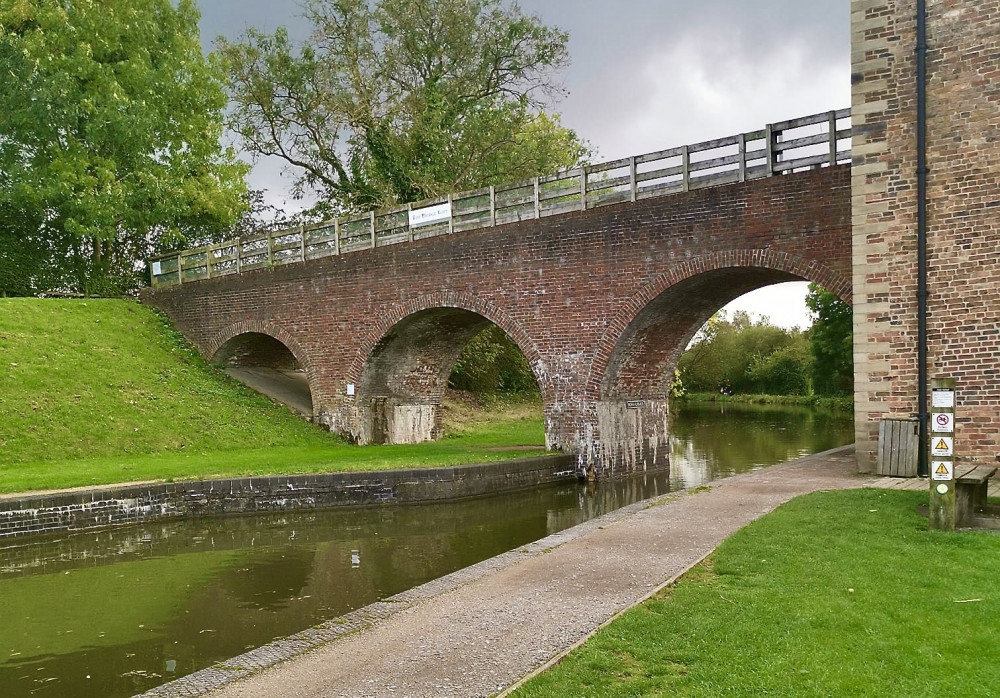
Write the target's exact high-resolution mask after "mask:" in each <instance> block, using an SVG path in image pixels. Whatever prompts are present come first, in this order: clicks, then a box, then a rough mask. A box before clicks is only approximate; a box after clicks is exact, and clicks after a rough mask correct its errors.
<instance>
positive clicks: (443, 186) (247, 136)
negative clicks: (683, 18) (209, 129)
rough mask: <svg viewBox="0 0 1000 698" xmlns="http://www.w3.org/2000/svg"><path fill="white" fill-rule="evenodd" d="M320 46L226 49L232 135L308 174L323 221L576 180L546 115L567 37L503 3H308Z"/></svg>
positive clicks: (578, 150) (301, 183)
mask: <svg viewBox="0 0 1000 698" xmlns="http://www.w3.org/2000/svg"><path fill="white" fill-rule="evenodd" d="M304 9H305V13H306V16H307V17H308V18H309V19H310V20H311V21H312V24H313V26H314V33H313V36H312V38H311V40H309V41H308V42H306V43H305V44H304V45H302V46H301V47H296V46H294V45H293V44H292V42H291V40H290V39H289V37H288V34H287V32H286V31H285V30H284V29H279V30H278V31H277V32H276V33H274V34H273V35H268V34H263V33H260V32H258V31H255V30H251V31H249V32H248V34H247V36H246V37H245V40H244V41H242V42H238V43H230V42H227V41H225V40H220V41H219V46H218V48H219V53H220V55H221V56H222V60H223V63H224V65H225V67H226V70H227V73H228V75H229V80H230V90H231V93H232V99H233V103H234V108H233V110H232V112H231V117H230V119H229V127H230V128H231V129H232V130H234V131H235V132H237V133H238V134H240V136H242V139H243V142H244V143H245V144H246V147H247V149H248V150H250V151H251V152H253V153H255V154H257V155H276V156H278V157H280V158H283V159H284V160H285V161H286V162H287V163H288V164H290V165H292V166H293V167H294V168H296V170H297V171H299V172H300V173H301V174H300V175H299V177H298V179H297V180H296V189H297V192H298V193H299V194H304V193H305V192H306V191H311V192H316V193H318V194H319V197H320V199H321V200H322V201H323V203H322V204H321V205H320V206H319V207H318V208H317V211H316V213H318V214H329V213H330V212H331V211H333V212H336V211H344V210H369V209H372V208H377V207H381V206H386V205H390V204H394V203H405V202H412V201H417V200H420V199H423V198H427V197H432V196H435V195H438V194H443V193H446V192H449V191H456V190H463V189H475V188H479V187H483V186H487V185H489V184H497V183H500V182H505V181H517V180H520V179H525V178H529V177H533V176H535V175H538V174H543V173H548V172H554V171H556V170H558V169H560V168H567V167H572V166H574V165H576V164H578V162H579V161H580V160H581V158H583V157H585V156H586V155H587V152H588V151H587V149H586V147H585V146H584V145H583V144H581V142H580V141H579V139H578V138H577V137H576V135H575V134H574V133H573V132H572V131H570V130H569V129H566V128H564V127H563V126H561V125H560V123H559V120H558V118H557V117H554V116H551V115H549V114H547V113H546V112H545V111H543V107H544V106H545V101H544V100H545V98H548V97H552V96H554V95H556V94H557V93H558V89H557V88H556V84H555V81H554V77H553V76H554V74H555V72H556V71H557V70H558V69H559V68H561V67H562V66H564V65H565V64H566V62H567V50H566V42H567V35H566V34H565V33H564V32H562V31H559V30H557V29H553V28H549V27H546V26H544V25H543V24H542V23H541V22H540V21H539V20H538V18H537V17H533V16H527V15H525V14H523V13H522V12H521V11H520V9H519V8H518V7H517V5H516V4H515V5H510V6H504V5H503V4H502V2H501V0H378V1H377V2H374V3H371V2H369V0H306V1H305V5H304Z"/></svg>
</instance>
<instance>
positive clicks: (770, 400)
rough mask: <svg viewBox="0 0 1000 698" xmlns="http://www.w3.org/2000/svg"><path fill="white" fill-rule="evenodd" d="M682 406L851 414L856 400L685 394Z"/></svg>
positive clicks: (814, 396) (791, 396)
mask: <svg viewBox="0 0 1000 698" xmlns="http://www.w3.org/2000/svg"><path fill="white" fill-rule="evenodd" d="M675 399H676V400H679V401H680V402H681V403H682V404H683V403H684V402H690V403H697V404H703V403H716V402H717V403H724V404H742V405H791V406H801V407H815V408H819V409H825V410H843V411H846V412H851V411H853V410H854V398H853V397H852V396H850V395H848V396H844V397H827V396H823V395H723V394H721V393H685V394H684V395H682V396H681V397H679V398H675Z"/></svg>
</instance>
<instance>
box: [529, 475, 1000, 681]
mask: <svg viewBox="0 0 1000 698" xmlns="http://www.w3.org/2000/svg"><path fill="white" fill-rule="evenodd" d="M926 501H927V495H926V493H922V492H896V491H879V490H860V491H848V492H824V493H817V494H813V495H809V496H807V497H802V498H800V499H797V500H795V501H793V502H791V503H789V504H787V505H785V506H783V507H781V508H780V509H779V510H778V511H776V512H774V513H772V514H770V515H768V516H766V517H764V518H763V519H761V520H759V521H758V522H756V523H754V524H752V525H750V526H748V527H747V528H745V529H743V530H742V531H740V532H739V533H737V534H736V535H735V536H733V537H732V538H730V539H729V540H727V541H726V542H724V543H723V544H722V545H721V546H720V547H719V548H718V550H717V551H716V552H715V554H714V555H713V557H712V558H711V559H710V560H709V561H708V562H706V563H705V564H703V565H701V566H700V567H698V568H696V569H695V570H693V571H692V572H691V573H689V574H687V575H686V576H685V577H684V578H683V579H682V580H681V581H680V582H679V583H678V584H677V585H676V586H675V587H673V588H671V589H669V590H668V591H667V592H665V593H664V594H661V595H660V596H659V597H657V598H655V599H653V600H651V601H649V602H647V603H645V604H642V605H640V606H638V607H636V608H634V609H632V610H630V611H629V612H627V613H626V614H624V615H623V616H622V617H621V618H619V619H617V620H616V621H615V622H613V623H612V624H610V625H609V626H608V627H607V628H605V629H604V630H602V631H601V632H599V633H598V634H597V635H596V636H594V637H593V638H592V639H590V640H589V641H588V642H587V643H585V644H584V645H583V646H582V647H581V648H579V649H577V650H576V651H574V652H572V653H571V654H570V655H569V656H568V657H566V658H565V659H564V660H563V661H562V662H561V663H559V664H558V665H557V666H556V667H554V668H553V669H552V670H550V671H548V672H546V673H544V674H542V675H541V676H539V677H536V678H535V679H533V680H531V681H530V682H528V683H527V684H526V685H525V686H523V687H521V688H520V689H519V690H518V691H516V692H515V693H514V695H515V696H517V697H518V698H528V697H532V698H537V697H541V696H581V697H582V696H594V697H597V696H600V697H602V698H605V697H607V698H617V697H622V698H624V697H625V696H667V695H670V696H765V695H769V696H770V695H774V696H900V697H902V696H907V697H913V696H945V695H956V696H991V695H996V691H997V687H998V686H1000V643H997V641H996V638H997V634H998V632H1000V587H998V585H997V579H998V578H1000V536H997V535H994V534H989V533H960V534H944V533H931V532H928V531H927V521H926V519H924V518H922V517H921V516H920V515H919V514H917V513H916V508H917V506H918V505H919V504H921V503H923V504H926Z"/></svg>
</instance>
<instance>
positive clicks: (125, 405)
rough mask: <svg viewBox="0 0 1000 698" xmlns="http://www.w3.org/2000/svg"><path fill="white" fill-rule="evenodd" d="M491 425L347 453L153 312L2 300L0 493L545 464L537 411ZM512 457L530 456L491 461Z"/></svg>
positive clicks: (502, 417) (465, 424) (536, 407)
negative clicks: (530, 458) (510, 462)
mask: <svg viewBox="0 0 1000 698" xmlns="http://www.w3.org/2000/svg"><path fill="white" fill-rule="evenodd" d="M487 412H488V413H487ZM487 412H483V411H480V412H479V413H477V412H476V411H475V410H468V409H465V410H463V409H459V410H457V413H458V418H456V419H455V420H453V421H452V422H450V423H448V424H450V426H451V427H452V429H451V432H452V433H453V435H452V436H450V437H449V438H445V439H442V440H441V441H439V442H436V443H426V444H417V445H413V446H366V447H358V446H352V445H350V444H347V443H345V442H344V441H343V440H342V439H340V438H338V437H336V436H334V435H332V434H330V433H328V432H325V431H323V430H322V429H320V428H318V427H316V426H314V425H311V424H309V423H307V422H305V421H303V420H302V419H300V418H298V417H296V416H294V415H292V414H291V413H290V412H289V411H288V410H287V409H285V408H284V407H281V406H279V405H276V404H274V403H272V402H271V401H270V400H268V399H267V398H265V397H263V396H261V395H259V394H257V393H255V392H254V391H252V390H250V389H248V388H246V387H245V386H244V385H243V384H241V383H239V382H237V381H235V380H232V379H230V378H229V377H228V376H226V375H225V374H224V373H223V372H222V371H221V370H220V369H219V368H217V367H214V366H209V365H207V364H206V363H205V362H204V361H203V360H202V359H201V357H200V356H198V354H197V353H196V352H194V351H193V349H192V348H191V347H190V346H189V345H188V344H187V343H186V342H185V341H184V340H183V338H182V337H181V336H180V335H179V334H178V333H177V332H175V331H174V330H173V329H172V328H171V327H170V325H169V323H167V322H166V321H165V320H164V319H163V318H162V317H160V316H159V315H157V314H156V313H155V312H153V311H152V310H151V309H149V308H146V307H144V306H141V305H139V304H137V303H134V302H130V301H123V300H54V299H20V298H8V299H0V492H6V493H10V492H26V491H31V490H39V489H55V488H65V487H76V486H82V485H95V484H107V483H113V482H126V481H137V480H162V479H185V478H206V477H231V476H240V475H262V474H286V473H304V472H319V471H336V470H361V469H374V468H405V467H431V466H445V465H457V464H463V463H478V462H489V461H495V460H503V459H507V458H511V457H515V456H517V457H520V456H525V455H534V454H536V453H541V452H542V451H543V448H544V447H543V444H544V432H543V427H542V419H541V407H540V404H535V403H532V404H530V405H527V406H524V405H503V404H499V405H494V406H492V409H490V410H488V411H487ZM446 426H447V424H446ZM517 446H536V447H537V449H536V450H534V451H517V452H516V453H513V454H512V452H510V451H503V450H496V449H503V448H509V447H517Z"/></svg>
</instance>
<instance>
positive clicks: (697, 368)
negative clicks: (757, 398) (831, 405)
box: [678, 311, 809, 395]
mask: <svg viewBox="0 0 1000 698" xmlns="http://www.w3.org/2000/svg"><path fill="white" fill-rule="evenodd" d="M678 369H679V370H680V373H681V377H682V379H683V383H684V387H685V388H686V389H687V390H689V391H695V392H718V391H719V390H720V389H728V390H732V391H733V392H735V393H744V394H770V395H803V394H806V393H808V391H809V356H808V349H807V346H806V338H805V335H804V334H803V333H802V332H801V331H799V330H797V329H793V330H786V329H783V328H781V327H776V326H774V325H772V324H771V323H770V320H769V319H768V318H766V317H764V318H761V319H759V320H757V321H754V320H753V319H752V318H751V317H750V316H749V314H747V313H746V312H745V311H737V312H736V313H734V314H733V317H732V319H731V320H730V319H728V318H727V317H726V315H725V313H724V312H723V311H720V312H719V313H716V314H715V315H714V316H713V317H712V318H711V319H710V320H709V321H708V322H707V323H706V324H705V326H704V327H703V328H702V329H701V330H700V331H699V332H698V334H697V335H696V337H695V341H694V344H693V345H692V346H691V348H690V349H688V351H686V352H685V353H684V354H682V355H681V358H680V361H679V362H678Z"/></svg>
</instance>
